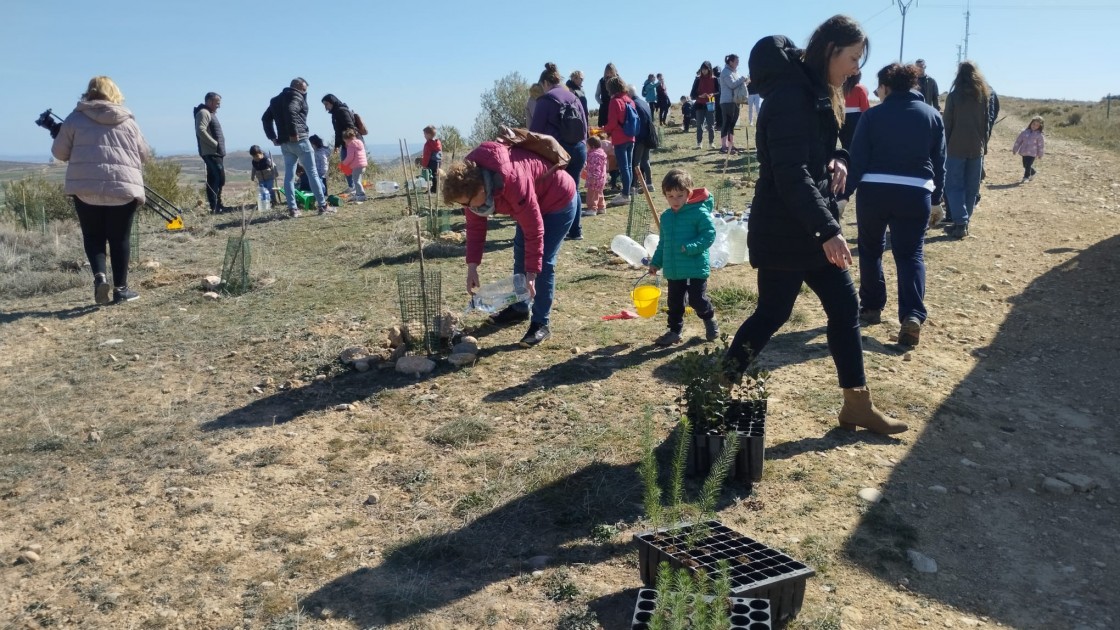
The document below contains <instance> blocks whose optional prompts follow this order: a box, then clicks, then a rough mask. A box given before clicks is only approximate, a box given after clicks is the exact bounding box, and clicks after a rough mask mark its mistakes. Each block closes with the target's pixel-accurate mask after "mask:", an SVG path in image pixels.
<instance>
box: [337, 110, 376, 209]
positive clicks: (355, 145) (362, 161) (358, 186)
mask: <svg viewBox="0 0 1120 630" xmlns="http://www.w3.org/2000/svg"><path fill="white" fill-rule="evenodd" d="M342 140H343V141H344V142H345V143H346V159H345V160H343V161H342V163H343V164H345V165H346V167H347V168H349V169H350V172H351V176H352V177H353V178H354V189H353V190H348V191H346V192H347V193H351V194H353V197H351V200H352V201H355V202H358V203H361V202H363V201H365V200H366V190H365V188H364V187H363V186H362V173H363V172H364V171H365V170H366V165H367V164H369V162H368V161H367V160H366V145H365V143H363V142H362V137H361V136H360V135H358V132H357V130H355V129H353V128H351V129H347V130H346V131H344V132H343V133H342Z"/></svg>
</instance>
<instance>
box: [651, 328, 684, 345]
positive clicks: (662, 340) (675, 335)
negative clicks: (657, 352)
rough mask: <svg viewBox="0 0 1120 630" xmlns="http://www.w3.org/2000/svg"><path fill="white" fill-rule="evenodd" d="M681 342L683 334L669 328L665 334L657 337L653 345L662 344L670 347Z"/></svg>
mask: <svg viewBox="0 0 1120 630" xmlns="http://www.w3.org/2000/svg"><path fill="white" fill-rule="evenodd" d="M680 342H681V334H680V333H679V332H673V331H671V330H667V331H665V334H664V335H661V336H660V337H658V338H657V339H654V340H653V345H655V346H661V347H662V348H668V347H669V346H671V345H673V344H675V343H680Z"/></svg>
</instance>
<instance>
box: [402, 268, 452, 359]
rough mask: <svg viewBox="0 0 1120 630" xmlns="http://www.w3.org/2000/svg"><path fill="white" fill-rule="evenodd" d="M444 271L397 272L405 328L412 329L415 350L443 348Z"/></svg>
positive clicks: (403, 326)
mask: <svg viewBox="0 0 1120 630" xmlns="http://www.w3.org/2000/svg"><path fill="white" fill-rule="evenodd" d="M442 284H443V274H442V273H441V272H440V271H438V270H437V271H417V270H407V271H398V272H397V294H398V295H399V297H400V305H401V328H402V329H405V330H407V331H408V337H409V343H410V344H411V345H412V346H413V348H412V349H413V350H419V349H421V348H422V349H423V350H424V351H425V352H428V353H431V352H433V351H435V350H436V349H437V348H439V327H440V313H441V312H442V311H443V288H442Z"/></svg>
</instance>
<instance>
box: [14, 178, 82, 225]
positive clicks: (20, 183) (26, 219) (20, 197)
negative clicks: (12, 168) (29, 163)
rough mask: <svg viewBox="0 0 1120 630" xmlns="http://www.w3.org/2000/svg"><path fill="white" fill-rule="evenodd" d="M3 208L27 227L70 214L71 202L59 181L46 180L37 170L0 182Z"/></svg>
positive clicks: (69, 217)
mask: <svg viewBox="0 0 1120 630" xmlns="http://www.w3.org/2000/svg"><path fill="white" fill-rule="evenodd" d="M3 191H4V205H3V211H4V213H5V214H6V215H7V216H8V218H9V219H12V220H14V221H16V222H17V223H19V224H20V225H22V226H23V228H24V229H25V230H26V229H30V228H31V227H32V226H35V225H42V224H44V223H47V222H50V221H58V220H60V219H73V218H74V216H75V215H74V202H73V201H71V200H70V197H69V196H68V195H67V194H66V193H64V192H62V184H60V183H58V182H52V181H49V180H48V179H47V178H45V177H43V176H42V175H39V174H34V175H28V176H27V177H24V178H23V179H17V180H13V181H10V182H4V184H3Z"/></svg>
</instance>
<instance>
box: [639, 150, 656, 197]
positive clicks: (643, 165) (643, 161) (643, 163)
mask: <svg viewBox="0 0 1120 630" xmlns="http://www.w3.org/2000/svg"><path fill="white" fill-rule="evenodd" d="M634 166H636V167H638V171H639V172H641V174H642V177H644V178H645V180H646V188H649V189H650V192H652V191H653V176H652V175H651V174H650V168H649V146H648V145H646V143H644V142H635V143H634ZM638 188H641V186H638Z"/></svg>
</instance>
